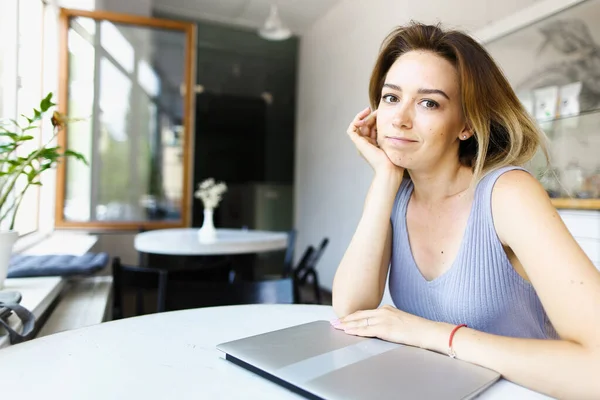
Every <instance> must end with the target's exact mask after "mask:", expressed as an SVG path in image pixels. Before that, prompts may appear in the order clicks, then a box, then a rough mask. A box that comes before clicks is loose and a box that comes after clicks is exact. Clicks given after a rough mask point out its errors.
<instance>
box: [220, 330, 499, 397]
mask: <svg viewBox="0 0 600 400" xmlns="http://www.w3.org/2000/svg"><path fill="white" fill-rule="evenodd" d="M217 349H219V350H220V351H222V352H223V353H225V358H226V359H227V360H229V361H231V362H233V363H235V364H237V365H239V366H241V367H243V368H246V369H248V370H250V371H252V372H254V373H257V374H259V375H261V376H263V377H265V378H267V379H269V380H272V381H273V382H275V383H278V384H280V385H282V386H284V387H287V388H288V389H290V390H292V391H294V392H296V393H299V394H302V395H303V396H305V397H308V398H313V399H372V398H378V399H398V398H402V399H422V400H426V399H441V398H443V399H469V398H472V397H475V396H476V395H478V394H479V393H481V392H482V391H483V390H485V389H486V388H488V387H489V386H490V385H492V384H493V383H494V382H495V381H496V380H498V379H499V378H500V375H499V374H498V373H497V372H495V371H492V370H489V369H487V368H483V367H480V366H477V365H474V364H470V363H467V362H465V361H461V360H457V359H452V358H450V357H448V356H447V355H443V354H438V353H435V352H432V351H428V350H424V349H419V348H416V347H412V346H404V345H400V344H396V343H390V342H386V341H383V340H380V339H372V338H363V337H357V336H351V335H348V334H346V333H344V332H342V331H339V330H337V329H335V328H333V327H332V326H331V325H330V323H329V322H328V321H314V322H310V323H307V324H303V325H297V326H293V327H290V328H285V329H281V330H277V331H273V332H268V333H264V334H261V335H256V336H251V337H247V338H244V339H239V340H234V341H231V342H227V343H222V344H219V345H218V346H217Z"/></svg>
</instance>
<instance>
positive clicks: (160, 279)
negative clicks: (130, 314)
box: [112, 257, 168, 319]
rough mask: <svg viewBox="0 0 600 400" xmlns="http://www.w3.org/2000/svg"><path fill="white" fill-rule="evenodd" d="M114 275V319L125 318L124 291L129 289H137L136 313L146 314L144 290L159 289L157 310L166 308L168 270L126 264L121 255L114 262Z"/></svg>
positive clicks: (160, 310)
mask: <svg viewBox="0 0 600 400" xmlns="http://www.w3.org/2000/svg"><path fill="white" fill-rule="evenodd" d="M112 275H113V319H120V318H123V293H124V292H125V291H126V290H127V289H132V290H135V293H136V307H135V309H136V315H143V314H145V310H144V292H145V291H149V290H154V289H155V290H157V293H158V296H157V301H156V310H157V311H158V312H162V311H164V310H165V295H166V288H167V280H168V273H167V271H166V270H162V269H156V268H147V267H138V266H133V265H125V264H122V263H121V259H120V258H119V257H115V258H114V259H113V263H112Z"/></svg>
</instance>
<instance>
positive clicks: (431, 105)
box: [421, 100, 439, 110]
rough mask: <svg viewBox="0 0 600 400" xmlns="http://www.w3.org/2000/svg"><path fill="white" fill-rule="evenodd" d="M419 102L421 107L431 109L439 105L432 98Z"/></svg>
mask: <svg viewBox="0 0 600 400" xmlns="http://www.w3.org/2000/svg"><path fill="white" fill-rule="evenodd" d="M421 104H422V105H423V107H425V108H428V109H432V110H433V109H434V108H438V107H439V104H438V103H436V102H435V101H433V100H423V101H422V102H421Z"/></svg>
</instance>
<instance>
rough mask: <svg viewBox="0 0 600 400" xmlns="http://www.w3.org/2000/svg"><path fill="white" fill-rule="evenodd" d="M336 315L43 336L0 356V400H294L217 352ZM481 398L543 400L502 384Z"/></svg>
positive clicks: (188, 314) (191, 315)
mask: <svg viewBox="0 0 600 400" xmlns="http://www.w3.org/2000/svg"><path fill="white" fill-rule="evenodd" d="M334 317H335V316H334V313H333V309H332V308H331V307H330V306H315V305H245V306H229V307H209V308H203V309H195V310H185V311H176V312H167V313H160V314H151V315H146V316H143V317H136V318H127V319H122V320H118V321H112V322H106V323H102V324H99V325H95V326H91V327H87V328H82V329H77V330H72V331H67V332H62V333H58V334H55V335H50V336H45V337H42V338H39V339H34V340H32V341H29V342H25V343H22V344H19V345H14V346H10V347H8V348H6V349H2V350H0V377H1V378H0V379H1V380H2V390H1V393H2V398H3V399H19V400H24V399H41V398H60V399H78V400H79V399H163V398H181V399H241V398H243V399H261V400H269V399H299V398H301V397H300V396H298V395H296V394H294V393H292V392H290V391H289V390H287V389H285V388H283V387H281V386H279V385H277V384H275V383H272V382H270V381H268V380H266V379H264V378H261V377H259V376H258V375H255V374H253V373H251V372H249V371H247V370H245V369H243V368H241V367H238V366H236V365H234V364H232V363H230V362H229V361H226V360H225V359H224V358H223V355H222V353H221V352H220V351H218V350H217V349H216V348H215V346H216V345H217V344H219V343H222V342H226V341H230V340H235V339H240V338H243V337H247V336H250V335H256V334H260V333H265V332H269V331H272V330H276V329H283V328H287V327H290V326H293V325H299V324H303V323H307V322H311V321H315V320H330V319H332V318H334ZM401 394H402V388H398V396H399V398H401V397H402V395H401ZM480 398H481V399H484V400H487V399H548V397H546V396H543V395H541V394H538V393H536V392H533V391H531V390H528V389H525V388H523V387H520V386H517V385H515V384H512V383H510V382H508V381H505V380H500V381H499V382H497V383H496V384H494V385H493V386H492V387H491V388H490V389H488V390H487V391H485V392H484V393H482V394H481V396H480Z"/></svg>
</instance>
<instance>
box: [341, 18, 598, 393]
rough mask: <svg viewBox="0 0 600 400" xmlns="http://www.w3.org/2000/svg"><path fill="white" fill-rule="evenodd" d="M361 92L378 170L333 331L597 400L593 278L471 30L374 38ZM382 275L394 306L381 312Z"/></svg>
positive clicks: (354, 126)
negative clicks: (376, 43) (533, 168)
mask: <svg viewBox="0 0 600 400" xmlns="http://www.w3.org/2000/svg"><path fill="white" fill-rule="evenodd" d="M369 96H370V102H371V106H372V108H373V109H374V110H375V109H376V111H373V112H371V111H370V109H365V110H363V111H361V112H360V113H359V114H358V115H357V116H356V118H355V119H354V120H353V121H352V123H351V124H350V127H349V128H348V135H349V136H350V138H351V139H352V141H353V142H354V144H355V145H356V147H357V148H358V150H359V152H360V153H361V154H362V156H363V157H364V158H365V159H366V160H367V161H368V162H369V164H370V165H371V166H372V167H373V169H374V171H375V174H374V178H373V181H372V184H371V187H370V189H369V192H368V194H367V198H366V201H365V205H364V210H363V214H362V218H361V219H360V222H359V224H358V227H357V229H356V232H355V234H354V236H353V238H352V241H351V243H350V245H349V247H348V249H347V251H346V253H345V255H344V257H343V259H342V261H341V263H340V265H339V267H338V270H337V272H336V275H335V279H334V283H333V307H334V309H335V311H336V314H337V315H338V316H339V317H340V319H339V320H335V321H332V324H333V325H334V326H335V327H336V328H338V329H343V330H344V331H345V332H347V333H348V334H352V335H358V336H368V337H378V338H381V339H384V340H388V341H392V342H398V343H404V344H408V345H413V346H419V347H422V348H426V349H430V350H434V351H438V352H443V353H448V354H449V355H451V356H456V357H457V358H460V359H463V360H466V361H469V362H472V363H475V364H479V365H482V366H484V367H487V368H490V369H493V370H496V371H498V372H499V373H501V374H502V375H503V376H504V377H505V378H506V379H508V380H511V381H513V382H515V383H518V384H521V385H523V386H526V387H529V388H531V389H533V390H536V391H539V392H543V393H546V394H548V395H551V396H554V397H559V398H596V399H598V398H600V375H599V374H600V273H599V272H598V271H597V270H596V268H595V267H594V265H593V264H592V263H591V261H590V260H589V258H588V257H587V256H586V255H585V253H584V252H583V251H582V250H581V248H580V247H579V246H578V244H577V242H576V241H575V240H574V239H573V237H572V236H571V235H570V233H569V231H568V230H567V229H566V227H565V225H564V224H563V222H562V220H561V218H560V216H559V215H558V213H557V212H556V210H555V208H554V207H553V206H552V204H551V202H550V200H549V198H548V196H547V194H546V192H545V190H544V189H543V188H542V186H541V185H540V184H539V183H538V181H537V180H536V179H535V178H534V177H532V176H531V175H530V174H529V173H528V172H526V171H525V170H524V169H522V168H520V167H519V166H521V165H523V164H525V163H526V162H527V161H529V160H530V159H531V158H532V157H533V155H534V154H535V153H536V151H537V150H538V149H539V148H540V147H541V148H542V149H543V150H544V151H545V144H544V138H545V136H544V135H543V133H541V132H540V130H539V128H538V127H537V126H536V124H535V122H534V121H533V120H532V119H531V118H530V116H529V115H528V114H527V112H526V111H525V110H524V109H523V107H522V106H521V104H520V103H519V100H518V99H517V97H516V95H515V94H514V92H513V90H512V89H511V87H510V85H509V83H508V82H507V80H506V78H505V77H504V76H503V74H502V72H501V71H500V69H499V68H498V66H497V65H496V64H495V63H494V61H493V60H492V59H491V57H490V56H489V55H488V54H487V52H486V51H485V50H484V49H483V48H482V47H481V46H480V45H479V44H478V43H477V42H476V41H475V40H473V39H472V38H470V37H469V36H467V35H466V34H463V33H461V32H457V31H444V30H442V29H440V28H439V27H438V26H428V25H422V24H411V25H409V26H406V27H400V28H398V29H396V30H395V31H393V32H392V33H391V34H390V35H389V36H388V38H386V40H385V41H384V43H383V45H382V48H381V52H380V54H379V57H378V59H377V62H376V65H375V68H374V70H373V74H372V77H371V83H370V88H369ZM388 270H389V289H390V294H391V297H392V299H393V301H394V305H395V307H392V306H383V307H381V308H378V306H379V304H380V302H381V300H382V297H383V293H384V286H385V282H386V277H387V275H388ZM465 325H466V326H465ZM458 328H460V329H458ZM450 337H452V338H453V339H452V345H451V347H450V348H449V347H448V344H449V338H450Z"/></svg>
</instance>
